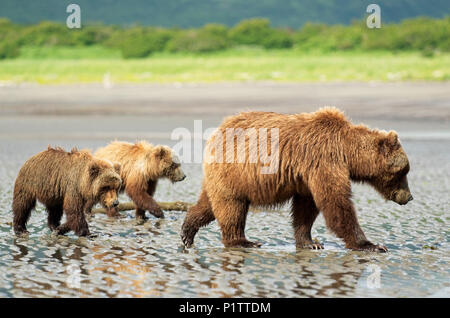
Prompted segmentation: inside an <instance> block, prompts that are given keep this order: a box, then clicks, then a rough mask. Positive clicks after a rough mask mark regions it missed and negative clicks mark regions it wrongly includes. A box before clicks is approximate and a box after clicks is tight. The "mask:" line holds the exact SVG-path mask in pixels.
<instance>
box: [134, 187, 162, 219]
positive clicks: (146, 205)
mask: <svg viewBox="0 0 450 318" xmlns="http://www.w3.org/2000/svg"><path fill="white" fill-rule="evenodd" d="M126 192H127V194H128V196H129V197H130V199H131V200H133V202H134V203H135V204H136V207H137V208H136V218H141V219H145V211H146V210H147V211H148V212H150V213H151V214H153V215H154V216H156V217H157V218H164V213H163V211H162V210H161V208H160V207H159V205H158V203H156V201H155V200H154V199H153V197H152V196H151V195H149V194H148V193H147V192H146V191H145V190H143V189H133V188H128V189H126Z"/></svg>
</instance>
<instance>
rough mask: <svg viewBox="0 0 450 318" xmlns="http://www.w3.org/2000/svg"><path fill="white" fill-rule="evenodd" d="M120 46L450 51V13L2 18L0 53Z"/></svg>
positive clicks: (131, 54)
mask: <svg viewBox="0 0 450 318" xmlns="http://www.w3.org/2000/svg"><path fill="white" fill-rule="evenodd" d="M93 45H95V46H101V47H104V48H115V49H119V50H120V51H121V52H122V56H123V57H124V58H144V57H148V56H150V55H151V54H154V53H156V52H191V53H202V52H214V51H221V50H226V49H231V48H235V47H239V46H254V47H261V48H265V49H268V50H271V49H291V48H295V49H296V50H301V51H303V52H308V51H320V52H336V51H348V50H360V51H374V50H382V51H386V50H390V51H421V52H423V54H424V55H426V56H432V55H433V54H434V53H436V52H450V17H446V18H443V19H430V18H416V19H410V20H404V21H403V22H401V23H399V24H384V25H383V27H382V28H381V29H368V28H367V27H366V25H365V23H363V22H355V23H353V24H352V25H349V26H343V25H325V24H311V23H308V24H306V25H304V26H303V27H302V28H300V29H299V30H292V29H283V28H274V27H272V26H271V24H270V22H269V20H267V19H262V18H255V19H250V20H244V21H242V22H240V23H238V24H237V25H235V26H234V27H232V28H228V27H227V26H225V25H220V24H207V25H205V26H203V27H201V28H198V29H177V28H172V29H165V28H156V27H144V26H134V27H118V26H104V25H89V26H86V27H83V28H81V29H68V28H67V27H66V26H64V25H62V24H58V23H54V22H48V21H44V22H41V23H39V24H37V25H17V24H14V23H11V22H10V21H9V20H5V19H0V58H13V57H17V56H19V55H20V54H21V53H20V51H21V50H20V49H21V48H22V47H24V46H36V47H67V46H72V47H89V46H93Z"/></svg>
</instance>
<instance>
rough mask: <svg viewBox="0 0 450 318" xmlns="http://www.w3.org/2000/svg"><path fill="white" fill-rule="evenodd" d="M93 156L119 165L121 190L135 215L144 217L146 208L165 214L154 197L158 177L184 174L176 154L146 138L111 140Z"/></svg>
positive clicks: (176, 178)
mask: <svg viewBox="0 0 450 318" xmlns="http://www.w3.org/2000/svg"><path fill="white" fill-rule="evenodd" d="M95 157H96V158H101V159H107V160H110V161H114V162H118V163H120V165H121V171H120V176H121V177H122V182H123V183H122V188H121V191H125V192H126V194H127V195H128V196H129V197H130V199H131V200H133V202H134V203H135V204H136V218H140V219H145V218H146V217H145V211H149V212H150V213H151V214H153V215H154V216H156V217H158V218H163V217H164V214H163V212H162V210H161V208H160V207H159V205H158V204H157V203H156V201H155V200H154V199H153V194H154V193H155V190H156V185H157V183H158V179H160V178H168V179H169V180H170V181H172V182H178V181H182V180H184V178H185V177H186V175H185V174H184V173H183V171H182V170H181V164H180V161H179V159H178V157H177V156H176V154H175V153H174V152H173V151H172V149H170V148H169V147H167V146H153V145H152V144H149V143H148V142H146V141H140V142H137V143H135V144H132V143H128V142H122V141H114V142H112V143H110V144H109V145H108V146H106V147H103V148H100V149H98V150H97V152H96V153H95Z"/></svg>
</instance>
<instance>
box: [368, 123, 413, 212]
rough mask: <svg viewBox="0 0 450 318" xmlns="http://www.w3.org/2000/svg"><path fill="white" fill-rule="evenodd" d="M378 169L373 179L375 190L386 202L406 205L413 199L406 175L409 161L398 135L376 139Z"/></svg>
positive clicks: (381, 135)
mask: <svg viewBox="0 0 450 318" xmlns="http://www.w3.org/2000/svg"><path fill="white" fill-rule="evenodd" d="M376 148H377V152H378V156H377V157H378V160H377V161H378V164H377V165H378V169H377V173H376V175H375V176H374V177H373V178H372V179H371V184H372V185H373V186H374V188H375V189H376V190H377V191H378V192H380V193H381V195H383V197H384V198H385V199H386V200H391V201H394V202H396V203H398V204H401V205H404V204H406V203H408V202H409V201H411V200H412V199H413V197H412V195H411V192H410V190H409V186H408V179H407V177H406V175H407V174H408V172H409V161H408V157H407V156H406V153H405V151H404V150H403V148H402V146H401V145H400V142H399V140H398V136H397V133H395V132H394V131H390V132H389V133H385V132H383V133H381V134H380V135H379V137H378V138H377V139H376Z"/></svg>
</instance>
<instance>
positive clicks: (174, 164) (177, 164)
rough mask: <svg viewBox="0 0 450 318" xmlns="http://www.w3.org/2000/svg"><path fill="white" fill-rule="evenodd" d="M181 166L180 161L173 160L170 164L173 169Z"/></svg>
mask: <svg viewBox="0 0 450 318" xmlns="http://www.w3.org/2000/svg"><path fill="white" fill-rule="evenodd" d="M179 166H180V164H179V163H176V162H172V165H171V166H170V167H171V168H172V169H176V168H178V167H179Z"/></svg>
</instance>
